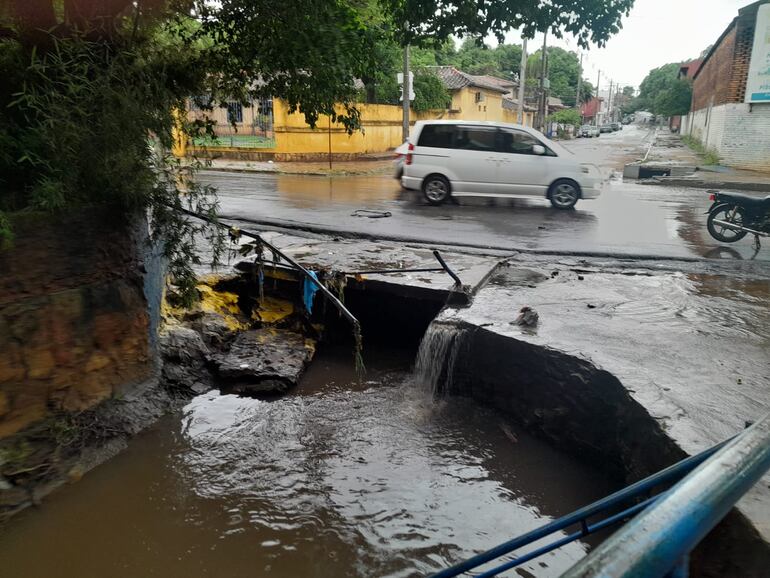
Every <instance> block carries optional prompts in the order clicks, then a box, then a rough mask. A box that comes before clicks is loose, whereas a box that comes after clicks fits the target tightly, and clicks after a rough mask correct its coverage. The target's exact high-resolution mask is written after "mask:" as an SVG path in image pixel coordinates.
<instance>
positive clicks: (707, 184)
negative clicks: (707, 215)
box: [639, 177, 770, 194]
mask: <svg viewBox="0 0 770 578" xmlns="http://www.w3.org/2000/svg"><path fill="white" fill-rule="evenodd" d="M639 182H640V183H641V184H643V185H667V186H670V187H690V188H696V189H728V190H734V191H753V192H759V193H769V194H770V182H768V183H757V182H743V181H703V180H693V179H679V178H675V177H653V178H651V179H645V180H642V181H639Z"/></svg>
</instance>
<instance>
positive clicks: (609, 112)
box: [607, 78, 612, 122]
mask: <svg viewBox="0 0 770 578" xmlns="http://www.w3.org/2000/svg"><path fill="white" fill-rule="evenodd" d="M607 116H608V117H609V119H608V120H609V121H610V122H612V79H611V78H610V90H609V92H608V93H607Z"/></svg>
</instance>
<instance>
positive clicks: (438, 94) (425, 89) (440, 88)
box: [412, 71, 452, 112]
mask: <svg viewBox="0 0 770 578" xmlns="http://www.w3.org/2000/svg"><path fill="white" fill-rule="evenodd" d="M451 103H452V97H451V96H450V94H449V92H448V91H447V89H446V88H444V84H443V83H442V82H441V81H440V80H439V79H438V77H437V76H436V75H435V74H431V73H430V72H424V71H422V72H421V71H418V72H416V73H415V75H414V101H413V102H412V108H414V110H416V111H417V112H422V111H426V110H436V109H445V108H449V105H450V104H451Z"/></svg>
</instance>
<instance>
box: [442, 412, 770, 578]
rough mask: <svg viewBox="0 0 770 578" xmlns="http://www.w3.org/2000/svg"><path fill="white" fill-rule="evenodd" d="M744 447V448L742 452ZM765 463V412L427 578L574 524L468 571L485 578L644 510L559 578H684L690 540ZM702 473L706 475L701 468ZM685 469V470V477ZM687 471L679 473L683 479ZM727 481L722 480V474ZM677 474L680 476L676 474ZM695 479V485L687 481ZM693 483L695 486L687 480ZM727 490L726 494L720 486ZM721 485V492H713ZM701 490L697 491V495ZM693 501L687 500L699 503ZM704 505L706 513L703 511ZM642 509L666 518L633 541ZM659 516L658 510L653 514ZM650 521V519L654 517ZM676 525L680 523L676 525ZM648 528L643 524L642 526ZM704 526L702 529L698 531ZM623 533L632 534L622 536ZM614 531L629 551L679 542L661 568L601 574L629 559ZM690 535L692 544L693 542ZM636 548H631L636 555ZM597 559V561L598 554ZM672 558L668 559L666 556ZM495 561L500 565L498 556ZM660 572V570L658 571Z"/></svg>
mask: <svg viewBox="0 0 770 578" xmlns="http://www.w3.org/2000/svg"><path fill="white" fill-rule="evenodd" d="M749 450H751V451H749ZM768 468H770V415H768V416H766V417H765V418H763V419H762V420H761V421H759V422H757V423H756V424H754V425H753V426H752V427H750V428H749V429H747V430H745V431H744V432H742V433H741V434H739V435H737V436H735V437H734V438H732V439H730V440H727V441H724V442H722V443H720V444H718V445H716V446H714V447H713V448H710V449H708V450H706V451H704V452H702V453H700V454H698V455H696V456H692V457H689V458H687V459H685V460H682V461H681V462H679V463H677V464H674V465H672V466H670V467H668V468H666V469H665V470H662V471H660V472H658V473H656V474H654V475H652V476H650V477H648V478H645V479H644V480H641V481H639V482H636V483H635V484H632V485H631V486H628V487H627V488H624V489H623V490H620V491H618V492H616V493H614V494H612V495H610V496H607V497H606V498H603V499H601V500H599V501H597V502H594V503H593V504H591V505H589V506H586V507H584V508H581V509H580V510H577V511H576V512H573V513H572V514H569V515H567V516H564V517H562V518H559V519H558V520H554V521H553V522H551V523H549V524H546V525H545V526H542V527H540V528H537V529H535V530H532V531H531V532H528V533H526V534H524V535H523V536H519V537H518V538H514V539H513V540H509V541H508V542H505V543H503V544H500V545H499V546H496V547H495V548H492V549H491V550H488V551H486V552H483V553H481V554H478V555H476V556H473V557H472V558H470V559H468V560H466V561H464V562H461V563H459V564H456V565H455V566H452V567H451V568H447V569H445V570H441V571H440V572H437V573H435V574H433V575H432V578H451V577H453V576H459V575H461V574H464V573H466V572H468V571H470V570H472V569H474V568H478V567H479V566H483V565H485V564H488V563H490V562H492V561H495V560H498V559H499V558H501V557H502V556H505V555H507V554H510V553H511V552H513V551H515V550H520V549H522V548H524V547H525V546H528V545H530V544H532V543H534V542H536V541H539V540H541V539H543V538H545V537H547V536H550V535H551V534H554V533H556V532H561V531H562V530H566V529H567V528H569V527H571V526H579V529H578V530H577V531H574V532H572V533H570V534H568V535H567V536H564V537H561V538H559V539H557V540H555V541H553V542H551V543H549V544H547V545H545V546H541V547H539V548H537V549H535V550H533V551H531V552H527V553H526V554H522V555H520V556H518V557H516V558H513V559H510V560H506V561H505V562H502V563H499V564H498V565H497V566H494V567H493V568H491V569H487V570H484V571H483V572H482V573H480V574H475V576H476V577H477V578H482V577H484V578H486V577H489V576H497V575H498V574H500V573H501V572H504V571H505V570H508V569H510V568H514V567H516V566H519V565H521V564H524V563H525V562H528V561H529V560H532V559H533V558H536V557H538V556H541V555H542V554H545V553H547V552H550V551H552V550H555V549H557V548H560V547H561V546H564V545H565V544H568V543H569V542H573V541H575V540H579V539H580V538H582V537H585V536H588V535H590V534H592V533H595V532H598V531H599V530H602V529H604V528H607V527H610V526H612V525H616V524H619V523H620V522H623V521H624V520H627V519H629V518H631V517H632V516H635V515H636V514H639V512H642V511H643V510H645V512H644V513H643V514H641V515H639V516H637V517H636V518H634V520H633V522H632V523H629V524H627V525H626V526H624V527H623V528H622V529H621V530H620V531H619V532H617V533H616V534H614V535H613V536H612V537H610V538H609V539H608V540H606V541H605V542H604V543H603V544H602V545H601V546H600V547H598V548H597V549H596V550H594V551H593V552H592V553H591V554H589V555H588V556H587V557H586V558H584V559H583V560H582V561H581V562H579V563H578V564H577V565H576V566H574V567H573V568H572V569H570V570H568V571H567V573H566V574H564V575H563V576H564V578H588V577H596V578H598V577H612V578H623V577H625V578H632V577H634V578H641V577H644V578H654V577H661V576H663V575H665V574H666V573H670V574H669V575H670V576H677V577H679V576H682V577H685V576H687V554H688V553H689V552H690V550H692V548H693V547H694V546H695V544H697V543H698V542H699V541H700V540H701V539H702V538H703V536H705V534H706V533H707V532H708V531H709V530H710V529H711V528H712V527H713V526H714V525H716V523H717V522H719V520H721V519H722V518H723V517H724V516H725V514H726V513H727V512H728V511H729V510H730V508H731V507H732V506H733V505H734V504H735V502H736V501H737V500H738V499H739V498H740V497H741V496H742V495H743V494H744V493H745V492H746V491H747V490H748V489H749V488H750V487H751V486H752V485H753V484H754V483H755V482H756V480H758V479H759V478H760V477H761V476H762V474H763V473H764V472H765V471H766V470H767V469H768ZM704 471H705V472H706V473H705V474H704V473H703V472H704ZM688 474H689V475H688ZM685 476H686V477H685ZM728 477H729V478H730V479H726V478H728ZM683 478H684V479H683ZM693 478H695V479H696V482H693V481H692V479H693ZM678 480H681V481H680V482H679V483H678V484H677V485H676V486H674V487H673V488H671V489H670V490H667V491H666V492H664V493H661V494H658V495H655V496H651V492H652V491H653V490H654V489H655V488H658V487H659V486H661V485H663V484H670V483H673V482H676V481H678ZM693 484H695V485H693ZM728 488H729V491H728V490H727V489H728ZM720 489H721V490H720ZM701 494H704V495H701ZM640 499H642V501H641V502H638V503H635V504H633V505H631V506H627V507H626V508H625V509H623V510H622V511H620V512H617V509H618V508H619V507H621V505H622V504H628V503H629V502H630V501H632V500H637V501H638V500H640ZM698 499H700V501H694V502H691V501H692V500H698ZM694 510H698V514H700V515H699V516H697V519H698V520H699V524H698V531H697V532H695V531H694V530H692V532H691V533H692V536H691V535H689V534H688V533H687V532H686V531H685V530H686V528H687V527H689V525H690V524H691V522H692V519H693V516H695V515H696V513H695V512H694ZM704 510H705V512H704ZM648 512H649V513H650V514H653V513H654V512H663V514H662V516H663V517H665V518H666V520H667V522H666V523H663V522H661V525H662V527H661V528H660V532H659V534H658V537H660V536H664V537H662V538H661V539H660V542H657V543H656V544H654V545H653V544H652V543H647V544H642V543H640V541H635V540H634V539H633V535H634V534H635V533H636V532H638V531H639V528H641V527H642V526H640V525H639V524H640V520H646V519H647V515H648ZM679 512H683V513H682V517H681V518H680V522H681V526H682V528H681V529H680V532H681V533H682V535H680V534H677V533H676V532H674V533H672V532H670V531H666V524H671V519H670V518H671V516H676V515H678V513H679ZM600 514H605V515H606V517H605V518H603V519H602V520H600V521H598V522H593V523H589V521H588V519H589V518H593V517H596V516H598V515H600ZM656 515H661V514H656ZM656 519H657V518H656ZM677 527H679V526H677ZM645 528H647V526H645ZM704 528H705V530H704ZM629 532H630V533H631V537H629V535H628V534H629ZM640 534H641V535H644V537H645V538H647V539H648V540H647V541H648V542H649V541H650V540H649V539H650V538H651V537H650V536H649V535H648V534H647V533H646V530H645V532H640ZM618 535H623V536H625V538H624V542H623V544H624V545H626V546H628V545H629V544H631V545H632V546H631V549H635V548H647V549H655V548H660V547H663V546H667V547H669V549H671V548H670V546H671V544H669V543H668V542H673V541H677V540H679V541H680V542H681V544H682V547H678V548H675V549H674V553H673V554H671V555H668V556H665V562H664V563H663V564H662V566H656V567H655V568H656V570H655V571H652V570H651V569H650V568H649V567H648V566H644V567H643V569H641V570H633V571H631V573H628V574H621V573H618V572H617V570H612V571H610V572H604V571H603V570H602V565H604V564H607V563H609V560H613V561H614V562H616V563H622V562H626V561H628V560H630V559H631V557H630V556H629V554H628V552H625V553H624V554H622V555H620V556H619V557H618V556H617V555H616V554H615V551H616V549H617V545H616V544H617V540H616V537H617V536H618ZM693 539H694V541H693ZM638 553H639V552H638V551H637V554H638ZM600 556H601V558H599V557H600ZM672 556H673V557H672ZM651 557H652V558H654V559H657V558H658V557H659V553H658V554H652V555H651ZM498 562H500V561H499V560H498ZM661 567H662V568H664V569H662V570H661V569H660V568H661Z"/></svg>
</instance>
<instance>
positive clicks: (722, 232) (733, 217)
mask: <svg viewBox="0 0 770 578" xmlns="http://www.w3.org/2000/svg"><path fill="white" fill-rule="evenodd" d="M715 220H717V221H725V222H727V223H733V224H735V225H739V226H742V225H743V223H744V215H743V209H742V208H741V207H739V206H738V205H721V206H719V207H717V208H716V209H714V210H713V211H711V212H710V213H709V216H708V220H707V221H706V228H707V229H708V231H709V234H710V235H711V236H712V237H714V238H715V239H716V240H717V241H719V242H721V243H735V242H736V241H740V240H741V239H743V238H744V237H745V236H746V235H747V233H746V231H736V230H734V229H728V228H727V227H722V226H720V225H718V224H716V223H714V221H715Z"/></svg>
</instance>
